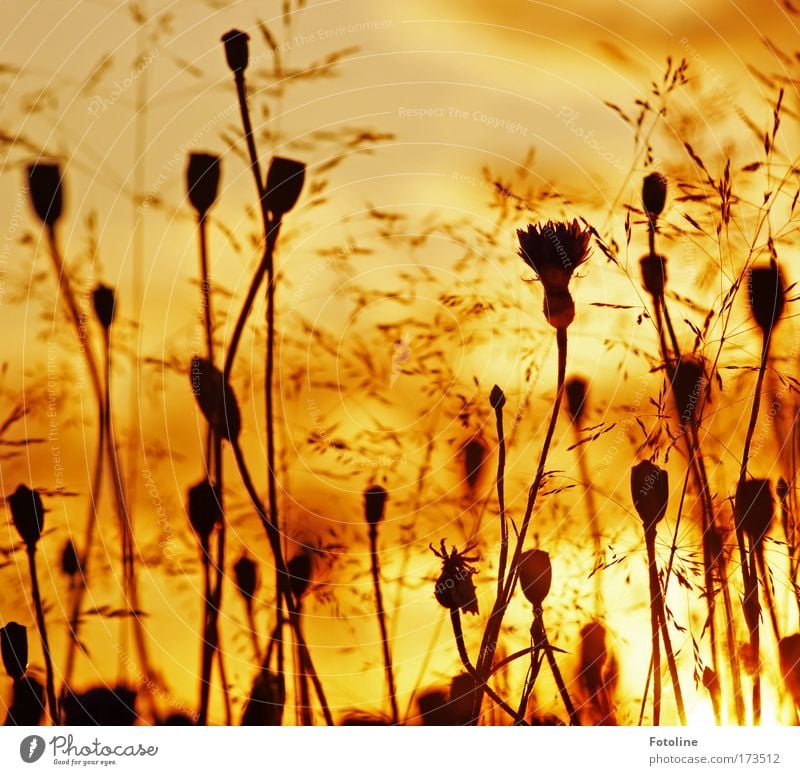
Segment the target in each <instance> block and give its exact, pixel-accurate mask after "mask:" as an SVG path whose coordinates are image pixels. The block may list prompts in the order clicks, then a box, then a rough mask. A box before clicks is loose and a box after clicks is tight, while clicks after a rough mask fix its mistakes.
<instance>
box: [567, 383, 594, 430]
mask: <svg viewBox="0 0 800 775" xmlns="http://www.w3.org/2000/svg"><path fill="white" fill-rule="evenodd" d="M588 389H589V387H588V385H587V384H586V380H585V379H581V378H580V377H573V378H572V379H570V380H569V381H568V382H567V384H566V386H565V387H564V392H565V394H566V397H567V412H568V413H569V416H570V418H571V419H572V422H573V423H575V424H576V425H577V424H578V423H579V422H580V421H581V419H582V417H583V413H584V412H585V411H586V394H587V392H588Z"/></svg>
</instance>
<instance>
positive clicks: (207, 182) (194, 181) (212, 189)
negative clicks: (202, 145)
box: [186, 153, 219, 219]
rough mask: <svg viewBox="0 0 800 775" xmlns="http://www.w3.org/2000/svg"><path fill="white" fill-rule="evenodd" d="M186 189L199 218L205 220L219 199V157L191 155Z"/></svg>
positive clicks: (187, 169) (206, 154)
mask: <svg viewBox="0 0 800 775" xmlns="http://www.w3.org/2000/svg"><path fill="white" fill-rule="evenodd" d="M186 189H187V192H188V194H189V201H190V202H191V203H192V207H194V209H195V210H197V215H198V217H200V218H201V219H202V218H205V216H206V215H207V213H208V211H209V210H210V209H211V207H212V206H213V204H214V202H215V201H216V199H217V190H218V189H219V156H213V155H212V154H210V153H190V154H189V164H188V166H187V167H186Z"/></svg>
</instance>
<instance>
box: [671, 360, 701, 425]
mask: <svg viewBox="0 0 800 775" xmlns="http://www.w3.org/2000/svg"><path fill="white" fill-rule="evenodd" d="M673 365H674V373H673V376H672V396H673V399H674V400H675V408H676V409H677V410H678V415H679V417H678V423H679V425H680V428H681V430H683V429H685V428H686V426H687V425H688V424H689V423H690V422H693V421H694V420H695V419H696V417H697V412H698V410H699V409H700V403H701V398H702V396H703V390H704V388H705V385H706V370H705V361H704V360H703V359H702V358H700V357H698V356H696V355H682V356H680V358H678V359H677V360H676V361H674V363H673Z"/></svg>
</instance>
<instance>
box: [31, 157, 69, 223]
mask: <svg viewBox="0 0 800 775" xmlns="http://www.w3.org/2000/svg"><path fill="white" fill-rule="evenodd" d="M28 189H29V191H30V197H31V204H32V205H33V209H34V211H35V212H36V215H37V216H38V217H39V220H40V221H41V222H42V223H44V224H45V225H46V226H55V225H56V223H57V222H58V219H59V218H60V217H61V213H62V211H63V209H64V196H63V193H62V188H61V170H60V169H59V166H58V164H49V163H36V164H31V165H29V166H28Z"/></svg>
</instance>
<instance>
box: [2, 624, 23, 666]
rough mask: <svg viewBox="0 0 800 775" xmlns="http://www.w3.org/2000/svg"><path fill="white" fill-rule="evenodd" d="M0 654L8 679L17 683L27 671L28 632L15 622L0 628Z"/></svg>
mask: <svg viewBox="0 0 800 775" xmlns="http://www.w3.org/2000/svg"><path fill="white" fill-rule="evenodd" d="M0 652H1V653H2V657H3V667H4V668H5V669H6V672H7V673H8V675H9V677H10V678H11V679H12V680H14V681H19V679H20V678H22V676H23V675H25V671H26V670H27V669H28V631H27V629H26V628H25V627H23V625H21V624H18V623H17V622H9V623H8V624H7V625H6V626H5V627H0Z"/></svg>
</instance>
